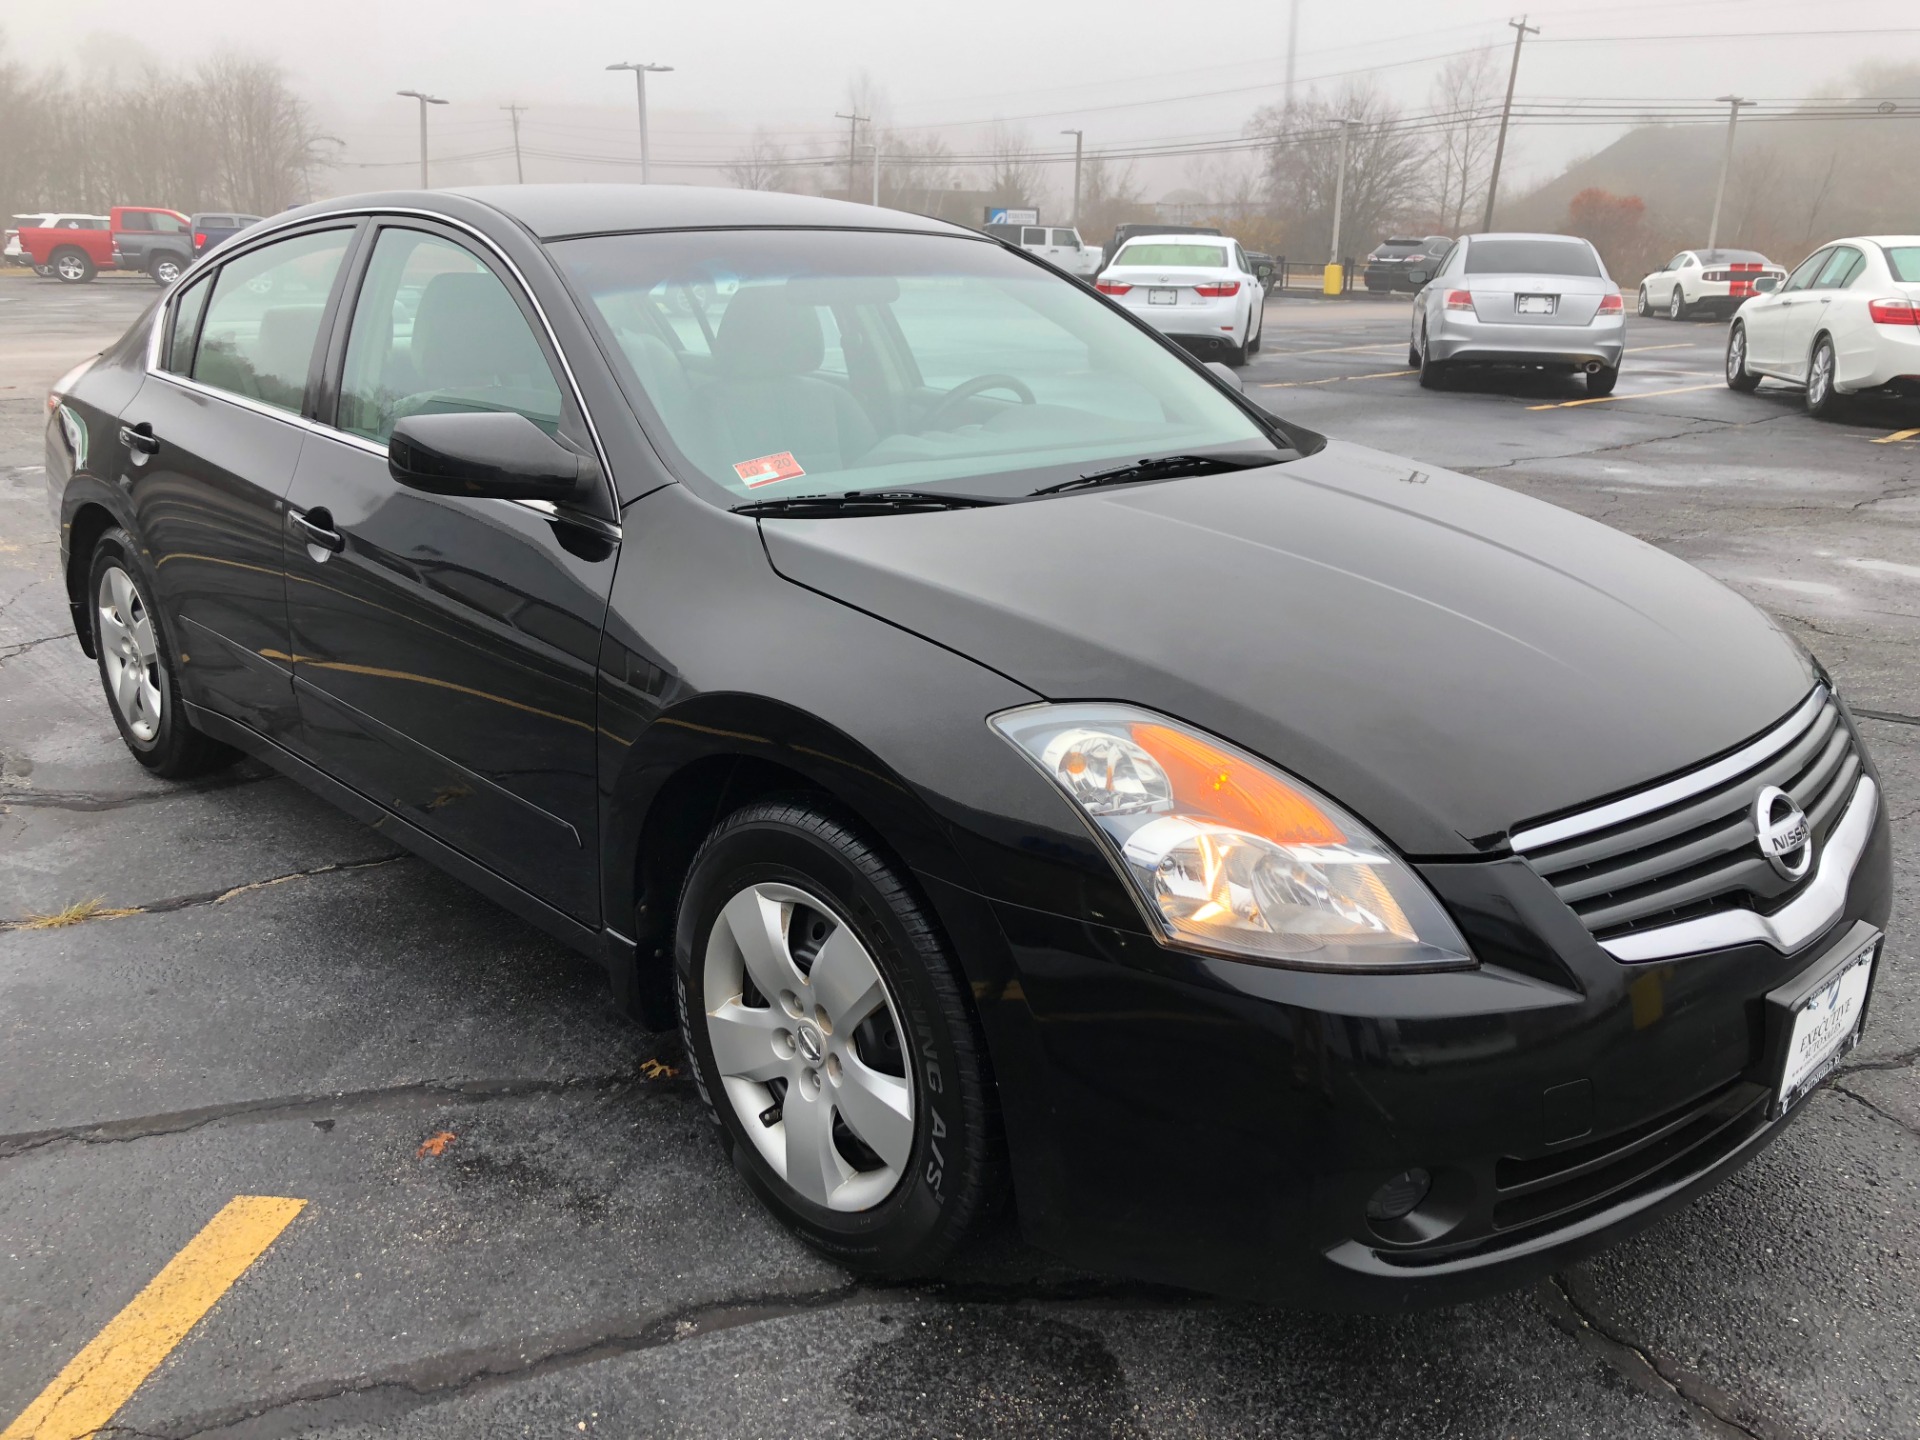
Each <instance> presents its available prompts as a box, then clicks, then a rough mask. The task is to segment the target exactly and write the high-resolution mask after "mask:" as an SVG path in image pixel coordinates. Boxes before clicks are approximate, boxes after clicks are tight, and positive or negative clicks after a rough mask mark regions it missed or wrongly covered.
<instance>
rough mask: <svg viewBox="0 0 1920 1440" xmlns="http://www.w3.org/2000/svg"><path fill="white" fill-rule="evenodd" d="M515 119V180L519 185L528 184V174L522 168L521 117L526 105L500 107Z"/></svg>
mask: <svg viewBox="0 0 1920 1440" xmlns="http://www.w3.org/2000/svg"><path fill="white" fill-rule="evenodd" d="M500 108H501V109H502V110H504V111H506V112H507V114H509V115H511V116H512V117H513V178H514V180H515V181H517V182H518V183H519V184H522V185H524V184H526V183H527V172H526V171H525V170H523V169H521V167H520V115H521V112H522V111H524V110H525V109H526V108H527V107H526V106H524V105H502V106H501V107H500Z"/></svg>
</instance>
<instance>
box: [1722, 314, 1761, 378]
mask: <svg viewBox="0 0 1920 1440" xmlns="http://www.w3.org/2000/svg"><path fill="white" fill-rule="evenodd" d="M1759 387H1760V377H1759V376H1758V375H1756V374H1754V373H1753V372H1752V371H1751V370H1749V369H1747V327H1746V326H1744V325H1742V324H1741V323H1740V322H1739V321H1738V320H1736V321H1734V322H1733V328H1732V329H1731V330H1729V331H1727V388H1728V389H1729V390H1738V391H1739V392H1740V393H1741V394H1743V395H1750V394H1752V393H1753V392H1754V391H1755V390H1757V389H1759Z"/></svg>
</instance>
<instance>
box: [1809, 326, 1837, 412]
mask: <svg viewBox="0 0 1920 1440" xmlns="http://www.w3.org/2000/svg"><path fill="white" fill-rule="evenodd" d="M1823 361H1824V365H1825V372H1824V379H1823V376H1822V363H1823ZM1846 408H1847V404H1846V397H1845V396H1843V395H1842V394H1841V393H1840V390H1839V387H1838V386H1836V385H1835V384H1834V353H1833V340H1832V338H1831V337H1830V336H1826V335H1822V336H1820V337H1819V338H1818V339H1816V340H1815V341H1814V342H1813V352H1812V353H1811V354H1810V355H1808V357H1807V414H1809V415H1811V416H1813V418H1814V419H1816V420H1835V419H1838V418H1839V416H1840V414H1841V412H1842V411H1844V410H1845V409H1846Z"/></svg>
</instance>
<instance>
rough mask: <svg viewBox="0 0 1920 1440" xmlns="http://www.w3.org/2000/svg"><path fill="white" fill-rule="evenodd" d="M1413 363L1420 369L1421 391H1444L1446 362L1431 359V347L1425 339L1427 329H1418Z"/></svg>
mask: <svg viewBox="0 0 1920 1440" xmlns="http://www.w3.org/2000/svg"><path fill="white" fill-rule="evenodd" d="M1414 353H1415V355H1416V359H1415V360H1414V363H1415V364H1416V365H1418V366H1419V367H1420V388H1421V389H1423V390H1444V389H1446V388H1447V381H1448V379H1449V378H1450V372H1449V371H1448V369H1447V365H1446V362H1445V361H1443V360H1436V359H1434V358H1433V345H1432V342H1431V341H1429V340H1428V338H1427V327H1426V326H1425V325H1422V326H1421V327H1420V344H1419V346H1418V347H1417V348H1416V351H1415V352H1414Z"/></svg>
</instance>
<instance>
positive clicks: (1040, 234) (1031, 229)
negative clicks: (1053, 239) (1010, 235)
mask: <svg viewBox="0 0 1920 1440" xmlns="http://www.w3.org/2000/svg"><path fill="white" fill-rule="evenodd" d="M1020 243H1021V244H1022V245H1044V244H1046V243H1047V232H1046V231H1044V230H1042V229H1041V228H1040V227H1039V226H1038V225H1029V226H1027V227H1026V228H1025V229H1024V230H1022V231H1021V232H1020Z"/></svg>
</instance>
